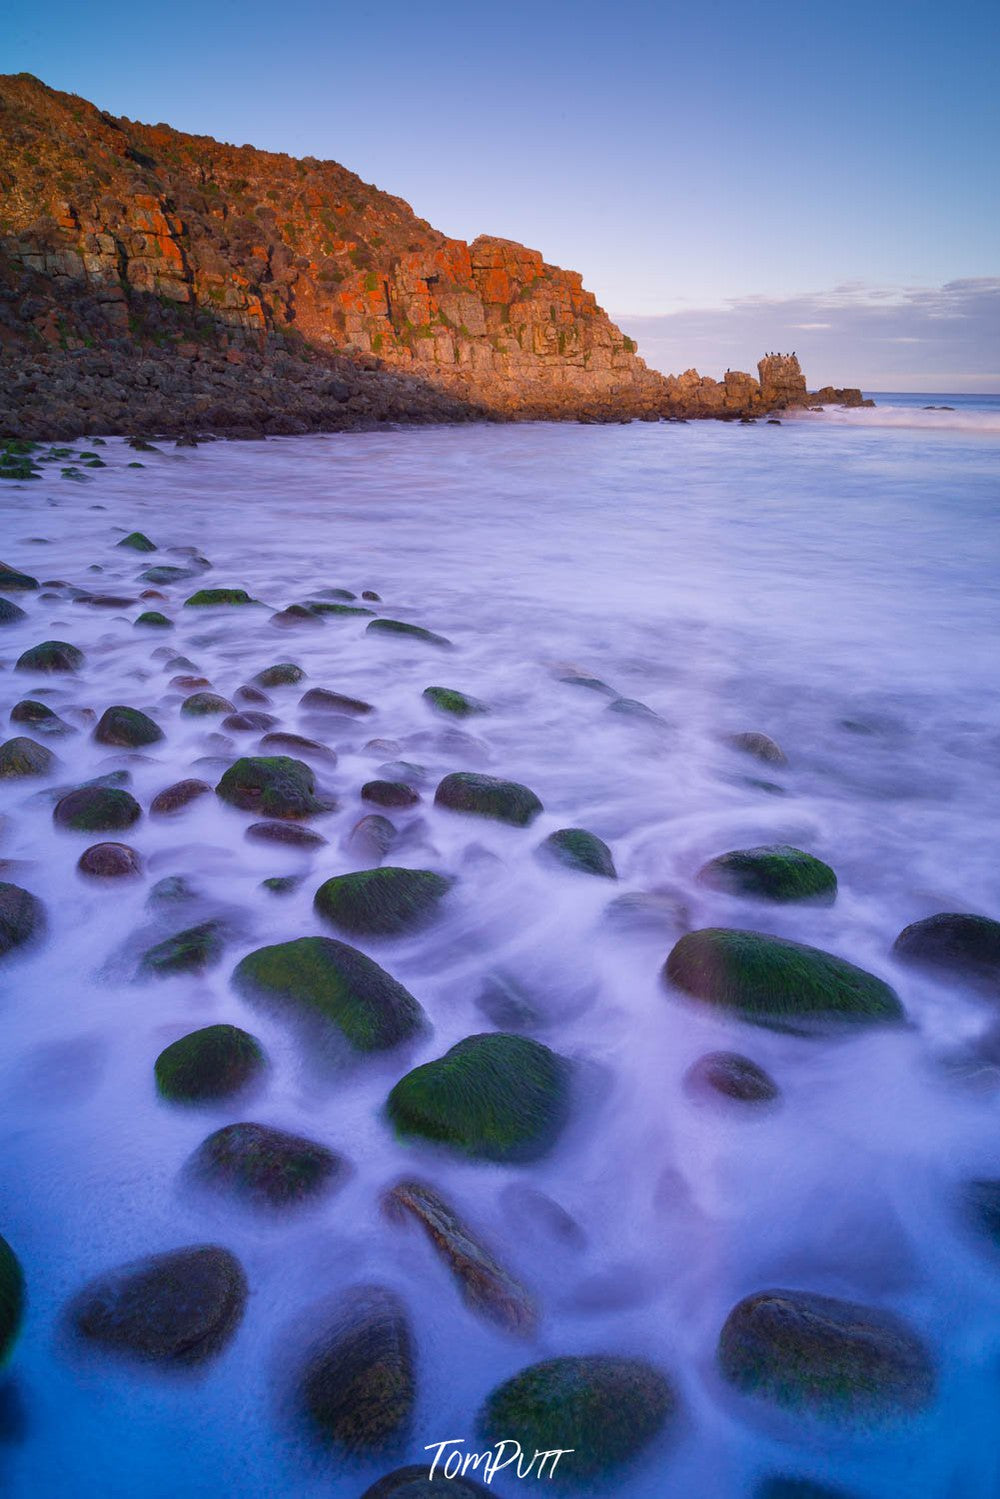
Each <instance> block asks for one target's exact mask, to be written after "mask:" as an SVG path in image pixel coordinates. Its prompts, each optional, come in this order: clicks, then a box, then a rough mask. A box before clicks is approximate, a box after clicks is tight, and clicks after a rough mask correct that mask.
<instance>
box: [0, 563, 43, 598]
mask: <svg viewBox="0 0 1000 1499" xmlns="http://www.w3.org/2000/svg"><path fill="white" fill-rule="evenodd" d="M37 587H38V579H37V578H32V577H31V576H30V575H29V574H28V573H20V572H18V570H17V568H16V567H8V566H7V564H6V563H5V562H0V592H2V593H22V592H27V591H28V590H29V589H32V588H37Z"/></svg>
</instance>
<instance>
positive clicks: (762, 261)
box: [0, 0, 1000, 390]
mask: <svg viewBox="0 0 1000 1499" xmlns="http://www.w3.org/2000/svg"><path fill="white" fill-rule="evenodd" d="M998 62H1000V21H998V19H997V8H996V4H995V3H990V4H986V3H978V0H957V3H954V4H952V5H951V7H950V8H946V7H944V6H943V5H941V4H940V3H939V0H936V3H934V4H930V3H926V0H908V3H898V0H868V3H865V4H858V3H855V0H838V3H837V4H836V5H825V6H824V5H813V4H800V5H798V6H791V7H782V8H780V9H773V8H772V9H771V10H770V11H769V10H768V9H767V8H761V7H760V6H754V5H748V4H746V3H745V0H744V3H740V4H737V3H734V0H689V3H687V4H675V3H673V0H664V3H659V4H654V3H646V0H619V3H617V4H609V3H607V0H602V3H600V4H593V3H591V0H578V3H576V4H566V3H549V4H544V3H542V4H539V5H537V6H536V5H533V4H526V3H522V0H507V3H505V4H503V5H499V6H495V7H485V6H480V7H471V6H469V5H468V4H467V3H462V4H456V3H452V0H424V3H423V4H414V3H413V0H407V3H399V0H381V3H378V4H370V3H367V0H354V3H351V4H349V5H345V4H341V3H339V0H324V3H314V0H292V3H291V4H289V5H287V6H285V7H284V8H282V7H278V6H275V5H274V4H273V0H268V3H267V4H263V3H260V0H241V3H239V4H237V3H235V0H203V3H201V4H195V3H192V0H174V3H173V4H172V5H171V6H170V7H168V8H167V9H166V10H164V9H162V8H154V7H140V6H136V5H135V4H134V0H129V3H128V4H125V3H122V0H104V3H102V4H101V5H100V6H97V5H93V4H87V3H85V0H83V3H81V0H49V3H48V4H47V5H46V6H45V7H40V6H38V5H37V0H31V3H29V0H6V5H5V7H4V10H3V15H2V16H0V69H2V70H3V71H6V72H16V71H21V70H25V71H28V72H32V73H35V74H37V75H38V76H39V77H40V78H42V79H43V80H44V81H45V82H47V83H50V84H52V85H53V86H54V87H56V88H61V89H65V90H68V91H71V92H74V93H79V94H82V95H83V96H84V97H86V98H89V99H92V100H93V101H94V102H95V103H97V104H98V105H100V106H101V107H102V108H105V109H109V110H111V111H112V112H113V113H115V114H124V115H129V116H131V117H132V118H135V119H142V120H147V121H157V120H166V121H168V122H169V123H171V124H173V125H176V126H178V127H179V128H181V129H185V130H191V131H195V132H198V133H203V134H209V135H214V136H217V137H220V138H222V139H224V140H229V141H233V142H235V143H237V144H242V143H243V142H245V141H250V142H253V143H254V144H255V145H259V146H263V147H266V148H270V149H274V150H283V151H288V152H290V153H292V154H294V155H314V156H329V157H333V158H335V159H336V160H338V161H342V162H343V163H344V164H345V165H347V166H349V167H351V168H352V169H353V170H354V171H356V172H358V173H359V174H360V175H361V176H362V177H364V178H365V179H366V180H368V181H371V182H375V183H377V184H378V185H379V186H380V187H383V188H386V189H387V190H389V191H391V192H394V193H397V194H399V195H400V196H402V197H404V198H406V199H407V200H408V201H409V202H410V203H412V204H413V206H414V207H415V209H416V211H417V212H418V213H419V214H421V215H422V216H423V217H425V218H427V219H429V220H430V222H431V223H433V224H435V225H436V226H437V227H438V228H440V229H443V230H445V231H446V232H448V233H450V234H453V235H456V236H460V237H462V238H465V239H471V238H474V237H475V235H476V234H479V233H483V232H489V233H498V234H503V235H505V236H507V237H509V238H512V239H518V240H521V241H523V242H524V243H526V244H529V245H531V246H533V247H535V248H537V249H540V250H541V251H542V252H543V254H544V255H545V257H546V259H548V260H550V261H552V262H554V263H556V264H559V265H565V266H571V267H573V268H574V269H577V270H580V271H582V272H583V275H584V278H585V281H586V284H587V285H588V286H589V287H590V288H592V289H593V290H594V291H595V292H596V293H597V296H598V299H599V300H600V301H601V302H602V304H603V305H604V306H605V307H606V308H607V309H608V310H609V311H610V312H611V313H612V314H613V315H615V316H616V317H617V318H618V319H619V320H620V321H621V322H622V324H623V326H625V327H626V328H627V329H628V330H629V331H632V332H634V333H635V334H636V336H637V337H638V338H639V340H640V349H641V351H642V352H644V353H646V354H647V355H648V357H649V359H650V362H651V363H654V364H657V365H658V366H660V367H663V368H668V369H677V368H680V367H685V366H688V365H697V366H699V367H700V368H702V369H704V370H705V371H706V372H708V373H718V371H719V370H720V369H724V368H726V367H727V366H731V367H734V368H747V367H750V366H751V365H752V363H753V361H754V360H755V359H756V358H757V356H758V354H759V353H760V352H761V351H762V349H763V348H764V347H768V348H773V347H782V348H784V347H786V346H787V347H795V348H796V349H797V350H798V352H799V353H800V355H804V357H805V359H806V360H807V361H808V373H809V374H810V377H811V378H812V379H814V380H815V381H816V382H819V381H820V380H822V381H826V380H831V381H833V382H835V383H843V382H845V381H849V382H850V383H862V384H864V385H866V386H869V387H871V386H875V385H877V386H878V387H879V388H883V389H885V388H893V387H896V388H924V389H935V388H948V389H960V388H966V389H987V388H989V389H997V390H1000V353H998V339H997V327H998V305H1000V283H998V282H997V281H996V279H995V278H997V277H998V276H1000V206H998V199H997V186H996V184H997V180H998V173H997V168H996V161H997V156H998V150H1000V89H998V87H997V83H996V79H997V64H998ZM969 283H974V284H975V287H976V290H975V293H974V295H968V294H967V290H964V291H962V292H961V294H960V295H958V296H956V295H955V294H954V293H951V292H949V291H948V288H949V287H954V286H956V285H958V286H960V287H962V288H966V289H967V288H968V285H969ZM934 298H937V299H938V301H939V303H940V305H939V306H938V307H937V308H936V309H935V307H934V306H933V305H932V303H933V300H934ZM887 308H893V309H894V311H893V315H892V317H891V318H888V319H887V318H886V317H885V316H884V314H885V312H886V309H887ZM935 312H936V314H937V315H935V316H932V314H933V313H935ZM936 322H938V323H943V322H948V323H950V324H951V327H950V329H949V330H948V337H947V338H946V339H942V338H941V337H938V336H936V334H937V332H939V331H940V330H935V329H934V328H933V327H932V325H933V324H934V323H936ZM809 325H812V326H809ZM822 325H826V326H822ZM929 330H930V331H929ZM792 333H797V335H798V336H797V338H792V337H791V334H792ZM932 335H934V336H932ZM906 340H909V342H907V341H906ZM859 341H860V346H859ZM944 377H947V379H944ZM942 382H943V383H942Z"/></svg>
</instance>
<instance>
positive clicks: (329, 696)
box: [299, 687, 375, 718]
mask: <svg viewBox="0 0 1000 1499" xmlns="http://www.w3.org/2000/svg"><path fill="white" fill-rule="evenodd" d="M299 707H300V708H304V709H305V710H306V712H307V713H336V714H339V715H346V716H347V717H348V718H364V717H365V716H366V715H367V714H369V713H374V712H375V709H374V707H373V706H372V704H371V703H366V702H365V701H364V699H363V698H360V697H347V696H345V694H344V693H342V692H331V691H330V690H329V688H328V687H310V689H309V691H308V692H304V693H303V694H302V696H301V697H300V699H299Z"/></svg>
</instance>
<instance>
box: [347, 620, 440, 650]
mask: <svg viewBox="0 0 1000 1499" xmlns="http://www.w3.org/2000/svg"><path fill="white" fill-rule="evenodd" d="M365 634H366V635H402V636H405V637H406V638H407V639H409V640H422V641H424V642H425V644H427V645H441V646H450V645H451V641H450V640H448V639H447V638H446V636H444V635H435V633H434V631H433V630H425V629H424V627H423V626H422V625H411V624H406V623H405V622H404V621H403V620H401V619H373V620H372V621H371V623H370V624H369V625H368V627H367V629H366V630H365Z"/></svg>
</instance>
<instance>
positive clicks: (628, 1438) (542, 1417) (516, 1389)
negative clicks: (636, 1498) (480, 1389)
mask: <svg viewBox="0 0 1000 1499" xmlns="http://www.w3.org/2000/svg"><path fill="white" fill-rule="evenodd" d="M677 1408H678V1401H677V1396H676V1394H675V1393H674V1390H673V1387H672V1385H671V1383H670V1381H669V1380H668V1379H667V1377H666V1375H665V1374H662V1373H661V1372H660V1370H659V1369H656V1368H654V1367H653V1365H652V1364H647V1363H646V1362H645V1361H644V1360H642V1359H637V1358H622V1357H618V1356H616V1355H615V1354H609V1353H603V1354H600V1353H599V1354H590V1355H589V1356H587V1355H585V1356H582V1357H566V1358H551V1359H546V1360H545V1361H544V1362H543V1363H540V1364H532V1365H531V1366H530V1367H529V1368H527V1369H522V1370H521V1371H520V1373H518V1374H515V1375H514V1376H513V1378H512V1379H508V1380H506V1381H505V1383H503V1384H502V1385H500V1386H499V1387H498V1388H497V1389H495V1390H494V1391H493V1393H492V1394H491V1395H490V1396H489V1397H488V1398H487V1400H486V1403H485V1405H484V1406H483V1408H482V1410H481V1411H480V1413H479V1418H478V1423H477V1424H478V1428H479V1432H480V1435H481V1436H482V1437H484V1438H485V1439H486V1441H488V1442H490V1443H491V1444H493V1443H496V1442H502V1441H504V1440H506V1439H513V1440H516V1441H519V1442H520V1443H521V1446H522V1447H523V1448H524V1450H525V1451H526V1452H527V1453H529V1454H534V1453H536V1452H551V1451H555V1450H557V1449H560V1448H561V1449H563V1450H564V1451H565V1450H567V1449H570V1448H571V1449H573V1450H572V1456H566V1457H564V1458H563V1459H562V1460H561V1463H560V1465H559V1467H558V1468H557V1469H556V1473H555V1478H556V1481H558V1480H559V1479H562V1481H563V1482H564V1483H580V1482H581V1481H586V1480H594V1479H597V1478H602V1477H606V1476H607V1475H610V1474H612V1473H613V1472H614V1471H615V1470H616V1469H618V1468H620V1467H622V1465H623V1464H625V1463H627V1462H629V1461H631V1460H632V1459H633V1458H635V1457H638V1455H639V1453H641V1452H642V1451H643V1449H644V1448H645V1447H647V1446H648V1445H649V1443H650V1442H652V1441H653V1439H654V1438H655V1437H657V1436H659V1434H660V1432H661V1431H663V1429H664V1428H665V1427H666V1426H667V1424H668V1422H669V1421H670V1420H671V1418H672V1417H673V1416H674V1415H675V1413H676V1411H677ZM602 1492H609V1491H607V1490H602Z"/></svg>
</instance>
